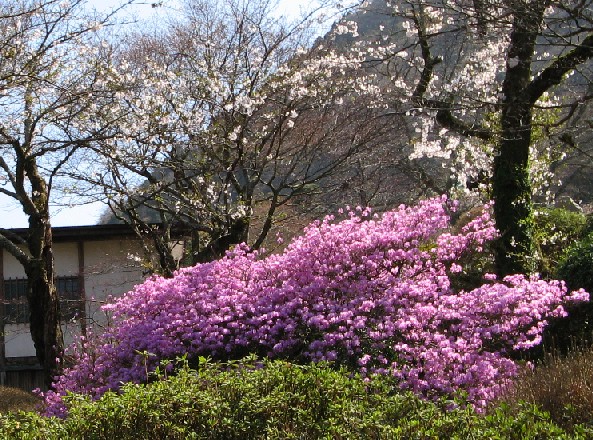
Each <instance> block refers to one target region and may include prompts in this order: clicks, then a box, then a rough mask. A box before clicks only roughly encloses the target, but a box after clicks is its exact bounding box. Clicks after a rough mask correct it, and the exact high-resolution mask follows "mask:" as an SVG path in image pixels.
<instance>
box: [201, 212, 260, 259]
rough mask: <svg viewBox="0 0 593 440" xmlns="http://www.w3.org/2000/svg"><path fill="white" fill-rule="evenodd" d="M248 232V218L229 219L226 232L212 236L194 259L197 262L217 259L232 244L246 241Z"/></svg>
mask: <svg viewBox="0 0 593 440" xmlns="http://www.w3.org/2000/svg"><path fill="white" fill-rule="evenodd" d="M248 233H249V219H248V218H240V219H238V220H231V221H230V226H229V227H228V229H227V231H226V233H225V234H224V235H221V236H219V237H215V238H213V239H212V240H211V241H210V243H208V244H207V245H206V246H205V247H204V248H203V249H201V250H200V251H199V252H198V253H197V255H195V261H196V262H197V263H207V262H209V261H214V260H218V259H219V258H221V257H223V256H224V254H225V252H226V251H228V250H229V249H230V248H231V247H232V246H233V245H235V244H239V243H243V242H246V241H247V236H248Z"/></svg>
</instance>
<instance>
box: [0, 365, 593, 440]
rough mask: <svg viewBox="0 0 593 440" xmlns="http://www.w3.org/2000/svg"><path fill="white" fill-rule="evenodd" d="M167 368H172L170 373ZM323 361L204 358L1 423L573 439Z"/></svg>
mask: <svg viewBox="0 0 593 440" xmlns="http://www.w3.org/2000/svg"><path fill="white" fill-rule="evenodd" d="M162 371H164V370H162ZM395 390H396V388H395V387H394V384H393V383H392V379H390V378H389V377H387V376H380V377H373V378H372V379H371V380H369V379H366V380H365V379H362V378H360V377H358V376H351V375H349V374H348V373H346V372H345V371H344V370H340V371H336V370H334V369H330V368H328V367H327V366H326V365H324V364H313V365H294V364H291V363H288V362H285V361H279V360H277V361H263V362H259V361H257V360H256V359H254V358H250V359H246V360H243V361H238V362H233V363H227V364H214V363H210V362H207V361H206V360H204V359H203V358H202V359H200V360H199V364H198V365H196V368H195V369H191V368H189V367H188V366H187V364H186V363H184V364H182V366H181V367H180V368H178V374H176V375H175V376H172V377H167V375H166V374H164V373H159V372H157V373H156V375H155V376H154V377H153V381H152V382H151V383H150V384H148V385H146V384H127V385H125V386H123V388H122V389H121V392H120V393H115V392H111V391H110V392H107V393H105V394H104V395H103V396H102V397H101V398H100V399H99V400H97V401H92V400H91V399H90V398H89V397H88V396H82V395H69V396H68V397H67V398H66V404H67V406H68V410H69V416H68V417H67V418H66V419H63V420H62V419H57V418H44V417H42V416H39V415H36V414H34V413H21V414H19V415H14V414H12V415H7V416H3V417H2V418H1V419H0V438H3V439H4V438H7V439H15V440H20V439H23V440H24V439H31V440H32V439H35V440H37V439H39V440H41V439H43V440H57V439H60V440H62V439H89V440H90V439H109V440H115V439H117V440H126V439H134V440H136V439H163V440H164V439H167V440H175V439H225V440H233V439H237V440H239V439H241V440H244V439H464V440H465V439H517V440H519V439H520V440H524V439H534V438H538V439H568V438H587V435H589V434H592V433H593V431H587V428H585V427H582V426H577V427H576V428H575V431H574V433H571V434H569V433H567V432H566V431H564V430H563V429H561V428H560V427H558V426H557V425H555V424H553V423H552V422H551V421H550V419H549V416H548V415H547V414H545V413H543V412H541V411H540V410H538V409H537V407H535V406H530V405H522V406H519V407H518V408H513V410H512V411H511V409H510V408H511V407H510V406H502V407H500V408H498V409H496V410H494V411H492V412H491V413H489V414H488V415H481V414H477V413H475V412H474V410H473V409H471V407H465V408H462V406H461V405H459V404H458V403H455V402H453V401H445V400H441V401H438V402H428V401H424V400H421V399H419V398H418V397H416V396H415V395H413V394H412V393H403V392H401V391H395Z"/></svg>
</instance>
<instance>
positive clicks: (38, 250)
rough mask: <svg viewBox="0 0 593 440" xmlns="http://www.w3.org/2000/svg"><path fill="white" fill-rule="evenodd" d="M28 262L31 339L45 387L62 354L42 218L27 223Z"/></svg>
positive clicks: (49, 248)
mask: <svg viewBox="0 0 593 440" xmlns="http://www.w3.org/2000/svg"><path fill="white" fill-rule="evenodd" d="M28 245H29V250H30V252H31V257H32V258H31V261H30V263H29V264H28V265H27V266H26V267H25V272H26V274H27V278H28V292H27V293H28V300H29V309H30V312H31V316H30V328H31V337H32V339H33V343H34V344H35V352H36V355H37V359H38V360H39V362H40V363H41V365H42V367H43V373H44V380H45V383H46V385H47V386H48V387H50V386H51V384H52V382H53V378H54V377H55V376H56V375H57V374H59V373H60V370H61V361H62V356H63V352H64V342H63V335H62V328H61V326H60V301H59V297H58V292H57V290H56V285H55V280H54V258H53V252H52V232H51V227H50V224H49V221H48V220H47V219H46V218H30V219H29V237H28Z"/></svg>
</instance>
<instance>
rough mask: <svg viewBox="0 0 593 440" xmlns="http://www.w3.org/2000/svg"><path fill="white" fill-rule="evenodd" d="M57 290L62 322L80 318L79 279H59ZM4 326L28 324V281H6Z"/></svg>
mask: <svg viewBox="0 0 593 440" xmlns="http://www.w3.org/2000/svg"><path fill="white" fill-rule="evenodd" d="M56 289H57V290H58V295H59V296H60V311H61V313H62V321H70V320H72V319H75V318H76V317H77V316H80V312H81V311H82V307H84V304H83V301H82V295H81V291H80V281H79V278H78V277H57V278H56ZM3 318H4V319H3V321H4V324H27V323H28V322H29V304H28V303H27V279H26V278H15V279H7V280H4V316H3Z"/></svg>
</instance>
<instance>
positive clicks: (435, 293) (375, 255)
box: [47, 197, 588, 408]
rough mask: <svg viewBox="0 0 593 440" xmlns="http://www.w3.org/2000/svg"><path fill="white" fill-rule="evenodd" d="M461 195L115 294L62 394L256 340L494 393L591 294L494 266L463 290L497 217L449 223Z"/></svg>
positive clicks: (327, 225) (311, 233)
mask: <svg viewBox="0 0 593 440" xmlns="http://www.w3.org/2000/svg"><path fill="white" fill-rule="evenodd" d="M454 206H455V204H454V203H453V202H450V201H448V200H447V199H446V198H445V197H440V198H435V199H431V200H427V201H423V202H420V203H419V204H418V205H417V206H415V207H405V206H401V207H399V208H398V209H397V210H394V211H390V212H386V213H384V214H382V215H376V214H375V215H372V214H371V213H370V212H369V211H368V210H362V209H359V208H357V210H354V211H348V214H349V215H348V216H346V217H347V218H346V219H344V220H342V221H335V219H334V218H333V217H327V218H325V219H324V220H323V221H320V222H315V223H313V224H311V225H310V226H308V227H307V228H306V229H305V231H304V233H303V235H302V236H301V237H299V238H296V239H295V240H293V241H292V242H291V243H290V244H289V246H288V247H287V248H286V250H285V251H284V252H283V253H281V254H278V255H271V256H268V257H266V258H261V257H259V256H258V254H257V253H256V252H249V250H248V249H247V248H246V247H245V246H239V247H238V248H237V249H236V250H234V251H233V252H231V253H229V254H228V255H227V256H226V257H225V258H223V259H221V260H219V261H214V262H211V263H207V264H199V265H197V266H194V267H191V268H186V269H181V270H179V271H178V272H177V273H176V275H175V276H174V277H173V278H171V279H164V278H160V277H152V278H150V279H149V280H147V281H146V282H145V283H144V284H141V285H139V286H137V287H136V288H135V289H134V290H132V291H131V292H129V293H128V294H126V295H125V296H123V297H122V298H120V299H117V300H115V301H114V302H113V303H112V304H109V305H107V306H105V309H106V310H109V311H111V312H112V313H113V325H112V327H111V328H110V329H109V330H108V331H106V332H105V333H104V334H102V335H99V336H98V337H96V338H95V340H94V341H93V343H92V346H93V347H95V348H94V349H92V350H90V349H88V348H89V346H90V345H91V343H90V342H88V341H82V344H80V345H79V346H78V348H73V349H72V350H73V352H72V353H71V354H72V356H73V357H74V359H75V363H74V365H73V366H72V367H71V368H70V369H68V370H66V371H65V372H64V374H63V375H62V376H61V377H59V378H58V379H57V381H56V383H55V392H51V393H49V394H48V395H47V401H48V403H49V404H50V408H51V407H52V405H53V408H59V402H60V398H61V396H62V395H64V394H65V393H66V392H67V391H76V392H84V393H90V394H91V395H93V396H95V397H96V396H100V395H101V394H102V393H103V392H105V391H106V390H109V389H118V388H119V387H120V385H121V384H122V383H123V382H129V381H133V382H142V381H145V380H146V378H147V376H146V372H147V371H150V370H153V369H154V368H155V367H156V366H157V365H158V364H159V362H161V361H162V360H163V359H175V358H176V357H179V356H181V355H184V354H187V355H188V356H189V357H193V356H200V355H205V356H210V357H212V358H213V359H218V360H227V359H236V358H240V357H242V356H244V355H246V354H248V353H257V354H259V355H261V356H268V357H270V358H286V359H291V360H294V361H295V362H310V361H330V362H333V363H335V364H338V365H343V366H346V367H349V368H352V369H354V370H357V371H359V372H361V373H362V374H364V375H371V374H374V373H380V374H391V375H393V376H395V377H396V378H397V379H398V382H399V383H400V384H401V387H402V388H403V389H410V390H413V391H415V392H416V393H418V394H420V395H423V396H426V397H436V396H443V395H452V394H454V393H456V392H457V391H459V390H463V391H465V392H467V395H468V397H469V399H470V401H471V402H473V403H474V405H475V406H477V407H482V406H483V405H484V404H485V403H486V401H488V400H490V399H491V398H492V397H494V396H495V395H496V394H497V392H498V391H499V390H500V387H501V386H503V385H504V384H505V383H506V382H508V381H509V380H510V379H511V378H512V377H513V376H514V375H515V374H516V372H517V365H516V363H515V362H514V361H513V360H512V359H511V358H510V357H509V352H510V351H511V350H517V349H527V348H530V347H532V346H534V345H536V344H538V343H539V342H540V340H541V333H542V330H543V329H544V327H545V325H546V322H547V320H548V319H549V318H550V317H557V316H563V315H565V311H564V309H563V307H562V304H565V303H568V302H573V301H583V300H588V294H587V293H586V292H584V291H578V292H574V293H572V294H568V293H567V291H566V288H565V287H564V285H563V284H562V283H561V282H557V281H543V280H540V279H538V278H536V277H531V278H526V277H524V276H520V275H515V276H509V277H506V278H505V279H503V280H496V279H495V277H494V276H493V275H488V274H486V275H485V277H484V284H483V285H482V286H481V287H478V288H476V289H474V290H471V291H455V290H454V289H453V288H452V287H451V280H452V277H454V276H456V274H457V273H458V272H461V271H463V269H464V268H463V267H462V266H461V265H460V262H462V261H465V260H464V258H462V257H464V256H466V255H467V254H468V253H475V252H481V251H482V249H483V247H484V245H485V244H486V243H487V242H488V241H490V240H492V239H493V238H495V236H496V230H495V228H494V225H493V222H492V220H491V218H490V213H489V212H490V206H486V207H485V209H484V210H483V212H482V214H481V215H480V216H478V217H477V218H475V219H474V220H472V221H471V222H469V223H468V224H466V225H465V226H464V227H463V228H462V229H461V230H460V232H459V233H457V234H451V233H449V232H447V231H448V230H451V228H450V218H449V212H450V210H451V209H452V208H454ZM85 348H87V349H85ZM147 353H150V355H147Z"/></svg>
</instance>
